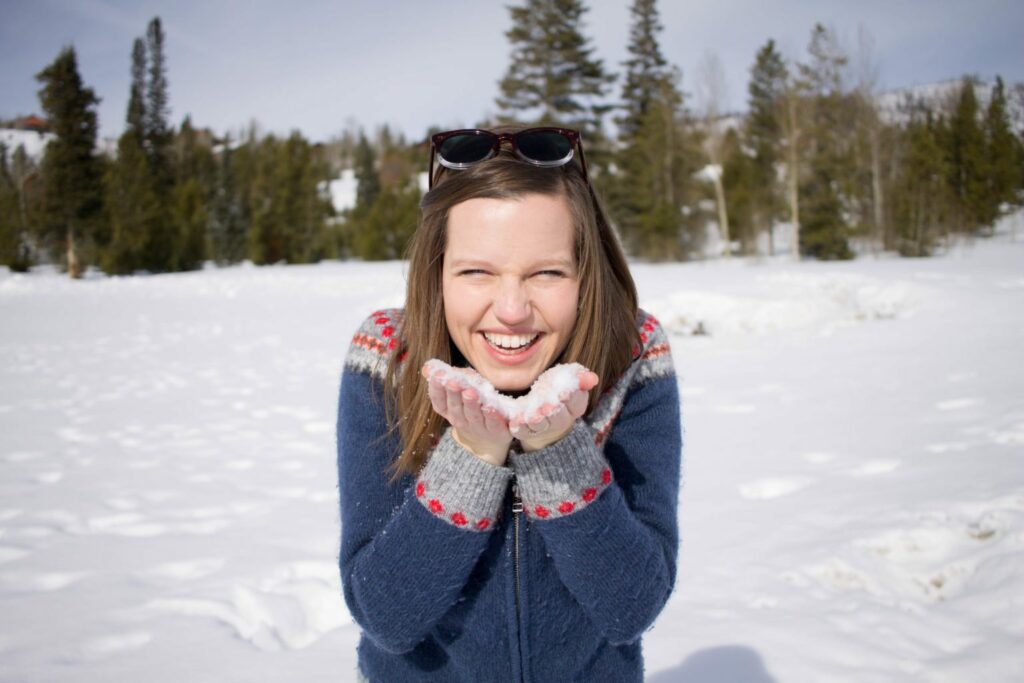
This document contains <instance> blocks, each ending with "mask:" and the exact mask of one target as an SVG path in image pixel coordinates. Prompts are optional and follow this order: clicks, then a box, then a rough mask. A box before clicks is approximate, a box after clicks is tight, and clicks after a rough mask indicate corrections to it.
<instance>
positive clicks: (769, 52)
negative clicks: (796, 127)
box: [742, 40, 789, 254]
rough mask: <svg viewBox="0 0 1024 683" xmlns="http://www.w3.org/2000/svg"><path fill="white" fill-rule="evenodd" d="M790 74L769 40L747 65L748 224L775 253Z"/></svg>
mask: <svg viewBox="0 0 1024 683" xmlns="http://www.w3.org/2000/svg"><path fill="white" fill-rule="evenodd" d="M788 78H789V74H788V72H787V69H786V64H785V62H784V61H783V59H782V55H780V54H779V52H778V50H776V49H775V41H774V40H769V41H768V42H767V43H765V45H764V46H763V47H762V48H761V49H760V50H758V52H757V56H756V57H755V59H754V66H753V67H751V69H750V83H749V84H748V85H747V94H748V97H747V105H748V109H749V113H748V114H747V119H746V127H745V131H744V132H745V137H746V140H747V144H749V145H750V148H751V150H752V151H753V156H752V158H751V163H750V168H749V169H744V174H742V177H744V178H745V177H747V176H746V174H748V173H749V175H750V178H749V180H750V181H751V182H752V185H751V187H750V190H749V191H750V193H751V196H750V211H751V213H750V221H751V227H752V228H753V229H754V230H755V231H757V232H759V233H764V234H767V236H768V253H769V254H774V253H775V243H774V234H773V233H774V231H773V230H772V225H773V223H774V221H775V219H776V218H777V217H779V216H780V214H781V212H782V204H783V201H782V188H781V187H780V185H779V178H778V173H777V171H776V167H777V165H778V164H779V162H780V160H781V158H782V155H781V147H782V134H783V123H782V121H781V117H783V116H784V115H785V113H786V112H785V109H784V105H785V96H786V81H787V79H788Z"/></svg>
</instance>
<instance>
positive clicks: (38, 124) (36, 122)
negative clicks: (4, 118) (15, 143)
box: [5, 114, 50, 135]
mask: <svg viewBox="0 0 1024 683" xmlns="http://www.w3.org/2000/svg"><path fill="white" fill-rule="evenodd" d="M5 127H8V128H13V129H14V130H31V131H35V132H36V133H39V134H40V135H42V134H43V133H49V132H50V122H49V121H47V120H46V119H44V118H42V117H39V116H36V115H35V114H29V115H28V116H21V117H19V118H16V119H14V120H13V121H11V122H10V123H9V125H8V126H5Z"/></svg>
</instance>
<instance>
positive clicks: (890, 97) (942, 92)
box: [878, 79, 1024, 134]
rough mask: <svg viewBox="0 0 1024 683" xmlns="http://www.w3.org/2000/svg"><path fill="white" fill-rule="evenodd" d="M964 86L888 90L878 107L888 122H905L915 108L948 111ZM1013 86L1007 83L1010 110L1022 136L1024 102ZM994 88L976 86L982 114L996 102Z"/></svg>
mask: <svg viewBox="0 0 1024 683" xmlns="http://www.w3.org/2000/svg"><path fill="white" fill-rule="evenodd" d="M960 84H961V80H960V79H953V80H949V81H941V82H939V83H926V84H921V85H914V86H909V87H906V88H897V89H894V90H888V91H886V92H883V93H880V94H879V95H878V106H879V108H880V109H881V111H882V116H883V118H884V119H885V120H886V121H887V122H889V123H902V122H904V121H906V120H907V119H908V118H909V112H910V111H911V110H912V108H913V107H914V106H915V105H918V104H926V105H928V106H929V107H931V108H932V109H933V110H935V111H940V110H942V109H944V108H945V107H946V105H947V104H948V103H949V102H951V101H952V100H953V99H954V98H955V97H956V93H957V92H958V91H959V89H960ZM1012 87H1013V84H1012V83H1007V84H1005V88H1006V108H1007V113H1008V114H1009V116H1010V121H1011V124H1012V126H1013V129H1014V130H1015V131H1017V132H1018V134H1019V133H1020V132H1021V131H1024V99H1022V98H1020V97H1015V96H1014V94H1013V93H1012V92H1011V88H1012ZM994 88H995V83H994V82H993V83H977V84H976V85H975V87H974V95H975V97H976V98H977V99H978V107H979V109H980V110H981V112H982V113H983V112H984V111H985V108H986V107H988V103H989V100H990V99H992V90H993V89H994Z"/></svg>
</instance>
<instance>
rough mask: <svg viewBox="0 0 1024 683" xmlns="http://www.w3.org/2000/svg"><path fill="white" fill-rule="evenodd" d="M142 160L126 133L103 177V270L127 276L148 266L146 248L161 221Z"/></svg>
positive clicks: (136, 141) (137, 143)
mask: <svg viewBox="0 0 1024 683" xmlns="http://www.w3.org/2000/svg"><path fill="white" fill-rule="evenodd" d="M149 168H150V167H149V161H148V159H147V158H146V153H145V150H144V149H143V147H142V145H141V144H140V141H139V139H138V136H136V135H135V133H134V132H133V131H132V130H131V129H129V130H126V131H125V132H124V133H123V134H122V135H121V137H120V138H119V139H118V142H117V160H116V161H115V162H114V163H113V164H112V165H111V167H110V170H109V172H108V174H107V181H106V188H107V204H108V207H109V212H110V219H111V224H112V225H111V228H112V238H111V240H110V245H109V246H108V248H107V249H106V250H105V251H104V255H103V269H104V270H105V271H106V272H108V273H114V274H120V275H129V274H131V273H134V272H135V271H137V270H141V269H144V268H146V267H147V266H149V265H150V264H149V263H147V261H146V256H145V251H146V245H147V244H148V243H149V241H150V235H151V234H152V232H153V231H155V230H157V229H159V225H160V224H161V223H162V221H163V217H162V211H163V208H162V206H161V204H160V202H159V200H158V199H157V195H156V193H155V192H154V190H153V184H152V182H151V177H150V173H149Z"/></svg>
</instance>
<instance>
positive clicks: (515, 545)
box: [512, 476, 526, 681]
mask: <svg viewBox="0 0 1024 683" xmlns="http://www.w3.org/2000/svg"><path fill="white" fill-rule="evenodd" d="M522 514H523V499H522V498H520V497H519V486H518V484H517V483H516V479H515V476H513V477H512V537H513V541H512V576H513V578H514V581H515V588H516V591H515V592H516V636H517V638H516V647H517V648H518V650H519V680H520V681H523V680H525V678H526V676H525V674H524V673H523V644H522V640H523V629H522V607H521V606H520V599H521V598H520V595H519V518H520V517H521V516H522Z"/></svg>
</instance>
